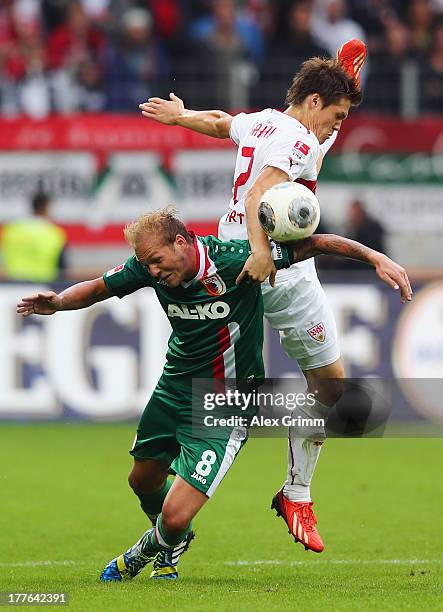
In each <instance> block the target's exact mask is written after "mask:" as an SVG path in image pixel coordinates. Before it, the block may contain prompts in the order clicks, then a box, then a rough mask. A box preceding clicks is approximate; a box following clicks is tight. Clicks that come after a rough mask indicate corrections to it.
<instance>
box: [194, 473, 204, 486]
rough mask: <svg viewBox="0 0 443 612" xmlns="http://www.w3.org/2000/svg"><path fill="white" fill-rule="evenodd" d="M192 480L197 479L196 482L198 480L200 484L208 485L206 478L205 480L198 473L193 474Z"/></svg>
mask: <svg viewBox="0 0 443 612" xmlns="http://www.w3.org/2000/svg"><path fill="white" fill-rule="evenodd" d="M191 478H195V480H198V482H201V483H202V484H206V478H203V476H200V474H197V472H192V474H191Z"/></svg>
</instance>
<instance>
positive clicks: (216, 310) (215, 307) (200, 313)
mask: <svg viewBox="0 0 443 612" xmlns="http://www.w3.org/2000/svg"><path fill="white" fill-rule="evenodd" d="M230 311H231V309H230V308H229V304H226V302H212V303H207V304H168V317H169V318H170V319H173V318H174V317H178V318H179V319H200V320H202V321H204V320H206V319H224V318H225V317H227V316H228V314H229V313H230Z"/></svg>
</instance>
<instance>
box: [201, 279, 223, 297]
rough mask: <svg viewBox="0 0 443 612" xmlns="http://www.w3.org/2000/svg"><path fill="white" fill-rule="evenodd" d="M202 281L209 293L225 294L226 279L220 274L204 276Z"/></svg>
mask: <svg viewBox="0 0 443 612" xmlns="http://www.w3.org/2000/svg"><path fill="white" fill-rule="evenodd" d="M201 282H202V284H203V285H204V287H205V289H206V291H207V292H208V293H209V295H223V293H226V285H225V281H224V280H223V279H222V277H221V276H220V275H219V274H211V276H207V277H206V278H202V279H201Z"/></svg>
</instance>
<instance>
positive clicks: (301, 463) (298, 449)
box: [283, 400, 332, 502]
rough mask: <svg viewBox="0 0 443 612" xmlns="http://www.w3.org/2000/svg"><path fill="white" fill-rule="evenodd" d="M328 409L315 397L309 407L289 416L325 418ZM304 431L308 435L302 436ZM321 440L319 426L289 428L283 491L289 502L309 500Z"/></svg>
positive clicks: (328, 407)
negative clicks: (286, 470)
mask: <svg viewBox="0 0 443 612" xmlns="http://www.w3.org/2000/svg"><path fill="white" fill-rule="evenodd" d="M331 409H332V408H331V407H330V406H326V405H325V404H322V403H321V402H319V401H318V400H317V401H316V402H315V404H314V405H313V406H310V407H303V408H302V409H298V410H297V412H295V411H294V415H293V416H300V417H302V418H320V419H325V420H326V419H327V417H328V415H329V413H330V411H331ZM307 434H308V435H309V437H306V435H307ZM324 440H325V431H324V428H323V427H320V426H316V427H310V428H309V431H308V432H307V431H306V428H305V427H299V426H293V427H290V428H289V441H288V476H287V479H286V482H285V485H284V488H283V493H284V495H285V497H287V498H288V499H289V500H290V501H293V502H309V501H311V489H310V485H311V481H312V476H313V474H314V470H315V466H316V465H317V461H318V457H319V455H320V451H321V447H322V444H323V442H324Z"/></svg>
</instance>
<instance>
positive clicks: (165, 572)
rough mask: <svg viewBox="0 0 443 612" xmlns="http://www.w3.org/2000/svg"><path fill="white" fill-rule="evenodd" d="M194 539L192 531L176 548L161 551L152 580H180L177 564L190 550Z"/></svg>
mask: <svg viewBox="0 0 443 612" xmlns="http://www.w3.org/2000/svg"><path fill="white" fill-rule="evenodd" d="M194 538H195V533H194V532H193V531H190V532H189V533H188V535H187V536H186V538H185V539H184V540H183V542H180V544H177V546H174V548H170V549H169V550H166V549H163V550H160V551H159V552H158V553H157V555H156V557H155V559H154V567H153V570H152V572H151V578H155V579H162V580H176V579H177V578H178V572H177V564H178V562H179V561H180V557H181V556H182V554H183V553H184V552H186V551H187V550H188V548H189V545H190V543H191V542H192V540H193V539H194Z"/></svg>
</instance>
